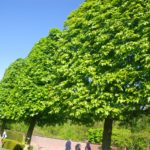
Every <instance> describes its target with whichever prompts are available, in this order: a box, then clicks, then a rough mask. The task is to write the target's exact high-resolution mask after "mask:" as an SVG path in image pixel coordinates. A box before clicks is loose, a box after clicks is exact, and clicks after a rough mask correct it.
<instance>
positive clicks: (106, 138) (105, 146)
mask: <svg viewBox="0 0 150 150" xmlns="http://www.w3.org/2000/svg"><path fill="white" fill-rule="evenodd" d="M112 124H113V120H112V118H109V117H107V118H106V119H105V121H104V130H103V139H102V150H111V135H112Z"/></svg>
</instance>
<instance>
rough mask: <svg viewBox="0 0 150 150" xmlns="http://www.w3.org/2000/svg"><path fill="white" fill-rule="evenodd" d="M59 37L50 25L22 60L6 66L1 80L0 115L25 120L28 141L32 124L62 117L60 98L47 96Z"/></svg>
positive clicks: (51, 87) (55, 120)
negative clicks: (8, 66)
mask: <svg viewBox="0 0 150 150" xmlns="http://www.w3.org/2000/svg"><path fill="white" fill-rule="evenodd" d="M60 37H61V31H59V30H58V29H52V30H51V31H50V32H49V34H48V36H46V37H44V38H42V39H40V40H39V42H37V43H36V44H35V46H34V47H33V48H32V50H31V52H30V53H29V55H28V56H27V57H26V58H25V59H24V60H17V61H16V62H15V63H13V64H12V65H11V66H10V68H8V70H6V73H5V75H4V78H3V80H2V83H1V85H2V86H1V87H0V88H1V89H2V90H1V93H0V97H1V99H0V100H1V102H2V104H1V105H4V107H3V109H2V110H1V112H2V114H1V115H2V116H3V118H5V117H8V118H11V119H12V120H17V121H24V122H25V123H27V124H29V128H28V131H27V134H26V139H25V142H26V143H27V144H28V145H30V142H31V138H32V133H33V130H34V127H35V125H36V124H39V125H44V124H57V123H62V122H63V121H64V120H65V116H64V109H63V105H61V104H60V103H61V101H58V99H57V97H55V98H54V97H51V95H53V93H52V92H53V91H54V90H53V88H54V87H53V85H54V82H55V80H53V79H54V78H55V76H56V75H57V68H56V67H55V64H56V61H57V49H58V44H57V43H58V41H59V38H60ZM20 61H21V62H20ZM21 64H23V65H22V66H21ZM14 68H15V69H14Z"/></svg>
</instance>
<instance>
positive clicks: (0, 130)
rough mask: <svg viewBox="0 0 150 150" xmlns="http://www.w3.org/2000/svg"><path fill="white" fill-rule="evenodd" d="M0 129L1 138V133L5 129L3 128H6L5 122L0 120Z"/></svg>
mask: <svg viewBox="0 0 150 150" xmlns="http://www.w3.org/2000/svg"><path fill="white" fill-rule="evenodd" d="M1 122H2V123H1V129H0V135H1V136H2V135H3V132H4V129H5V126H6V121H5V120H1Z"/></svg>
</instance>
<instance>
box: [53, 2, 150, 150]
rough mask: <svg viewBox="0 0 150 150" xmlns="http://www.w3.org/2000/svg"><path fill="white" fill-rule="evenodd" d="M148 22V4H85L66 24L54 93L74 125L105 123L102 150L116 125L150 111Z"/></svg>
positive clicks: (149, 26)
mask: <svg viewBox="0 0 150 150" xmlns="http://www.w3.org/2000/svg"><path fill="white" fill-rule="evenodd" d="M149 19H150V1H149V0H146V1H141V0H134V1H133V0H111V1H110V0H86V1H85V2H84V3H83V4H82V5H81V6H80V7H79V9H77V10H75V11H73V12H72V13H71V15H70V16H69V17H68V19H67V21H66V22H65V30H64V32H63V40H62V41H61V44H62V45H61V55H59V59H60V63H61V64H62V67H60V68H58V73H59V74H60V76H62V78H61V79H62V80H60V83H59V82H58V86H56V87H55V89H57V90H60V93H61V94H60V99H62V100H63V101H64V104H65V105H66V108H68V114H69V117H70V118H71V119H72V120H73V121H77V122H80V121H81V122H84V123H87V122H94V121H97V120H101V119H104V120H105V121H104V132H103V141H102V149H103V150H110V144H111V133H112V124H113V120H120V119H121V120H122V119H124V118H126V117H127V116H133V115H134V114H136V115H139V114H140V113H143V112H146V110H149V107H150V105H149V102H150V92H149V91H150V20H149ZM58 61H59V60H58ZM56 81H58V80H56Z"/></svg>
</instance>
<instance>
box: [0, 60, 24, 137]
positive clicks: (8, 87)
mask: <svg viewBox="0 0 150 150" xmlns="http://www.w3.org/2000/svg"><path fill="white" fill-rule="evenodd" d="M24 66H25V63H24V60H23V59H21V58H20V59H17V60H16V61H15V62H14V63H12V64H11V65H10V66H9V67H8V69H6V71H5V74H4V77H3V79H2V80H1V82H0V108H1V109H0V118H1V135H2V133H3V131H4V129H5V127H6V125H7V124H8V123H10V122H12V121H17V120H18V119H19V116H20V115H21V114H20V112H19V111H18V108H17V107H16V103H15V101H14V100H13V99H12V95H13V94H15V93H14V90H15V87H17V86H18V84H19V83H18V80H17V79H18V78H20V73H21V72H22V71H23V69H22V68H23V67H24Z"/></svg>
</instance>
